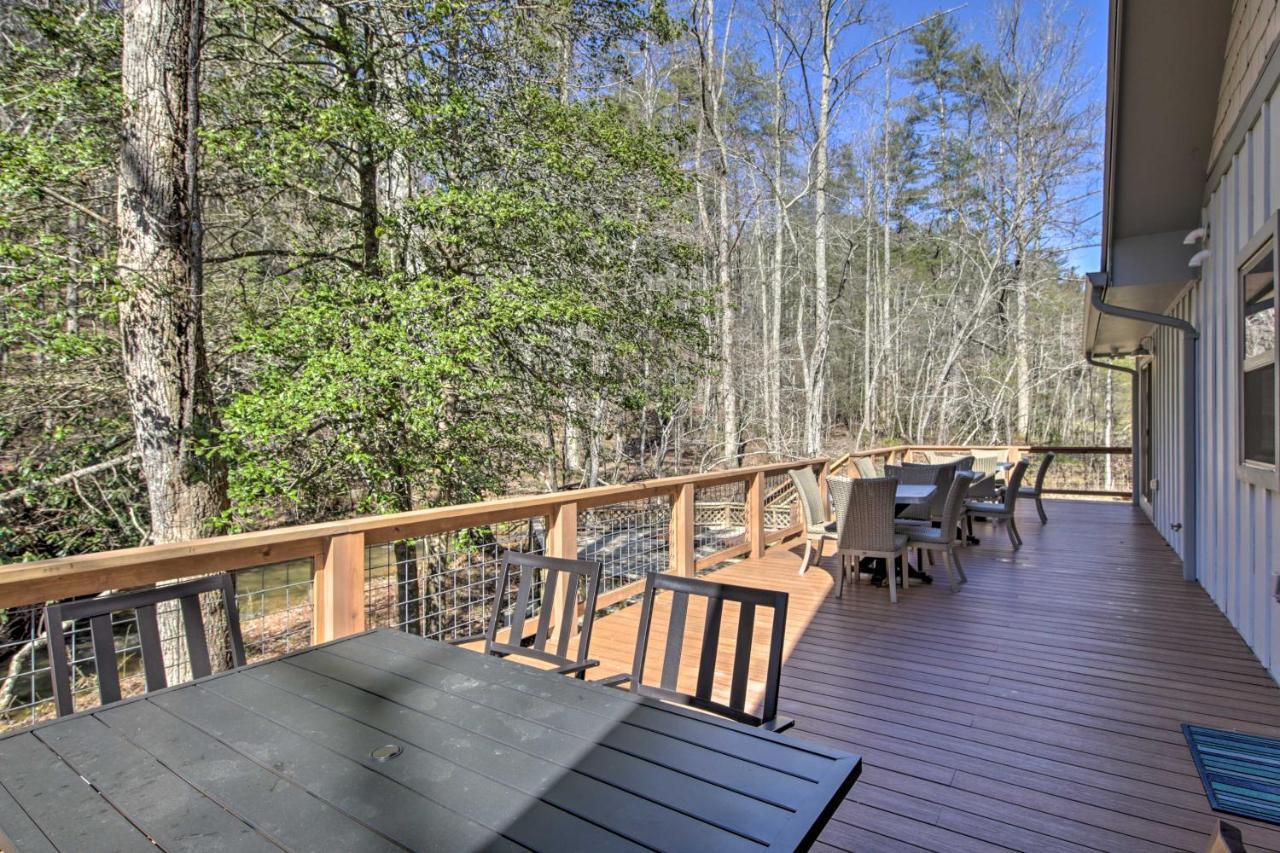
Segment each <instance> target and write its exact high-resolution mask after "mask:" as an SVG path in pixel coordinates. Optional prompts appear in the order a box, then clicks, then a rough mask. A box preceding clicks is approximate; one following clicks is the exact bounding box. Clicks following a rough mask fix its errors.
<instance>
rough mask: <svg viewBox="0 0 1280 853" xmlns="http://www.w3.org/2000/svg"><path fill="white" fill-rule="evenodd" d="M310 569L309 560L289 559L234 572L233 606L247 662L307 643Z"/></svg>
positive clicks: (310, 608) (310, 612) (311, 606)
mask: <svg viewBox="0 0 1280 853" xmlns="http://www.w3.org/2000/svg"><path fill="white" fill-rule="evenodd" d="M313 571H314V567H313V565H312V562H311V560H293V561H291V562H288V563H280V564H277V565H274V566H262V567H260V568H254V569H244V570H242V571H238V572H236V574H235V577H236V606H237V608H238V609H239V611H240V633H241V635H242V636H243V637H244V650H245V657H246V659H247V660H248V661H250V662H252V661H257V660H263V659H265V658H273V657H278V656H279V655H283V654H286V653H288V652H292V651H296V650H297V649H304V648H306V647H307V646H309V645H311V623H312V619H313V617H314V614H315V611H314V600H313V598H312V588H313V587H312V575H313Z"/></svg>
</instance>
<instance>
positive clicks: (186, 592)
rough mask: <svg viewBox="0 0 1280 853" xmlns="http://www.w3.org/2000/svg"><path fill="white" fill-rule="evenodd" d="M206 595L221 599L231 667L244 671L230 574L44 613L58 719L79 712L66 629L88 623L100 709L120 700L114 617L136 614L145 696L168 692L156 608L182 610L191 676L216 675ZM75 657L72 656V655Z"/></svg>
mask: <svg viewBox="0 0 1280 853" xmlns="http://www.w3.org/2000/svg"><path fill="white" fill-rule="evenodd" d="M206 593H211V594H220V595H221V596H222V612H223V613H224V614H225V617H226V624H225V626H223V627H225V629H226V636H225V642H226V648H227V651H228V652H229V654H230V658H231V660H230V663H231V665H232V666H244V664H245V656H244V639H243V638H242V637H241V634H240V614H239V611H238V610H237V608H236V589H235V582H234V580H233V579H232V577H231V575H230V574H225V573H224V574H218V575H209V576H208V577H203V578H197V579H196V580H190V581H184V582H182V583H173V584H165V585H163V586H157V587H154V588H152V589H141V590H135V591H133V592H122V593H118V594H116V595H105V596H101V597H98V598H85V599H81V600H79V601H66V602H62V603H60V604H50V605H48V606H47V607H45V609H44V623H45V630H46V632H47V638H46V641H47V643H48V646H49V670H50V673H49V674H50V679H51V681H52V682H53V698H54V705H55V707H56V709H57V712H58V716H59V717H63V716H66V715H67V714H71V713H74V712H75V707H74V704H75V701H74V696H73V692H74V684H73V683H72V671H71V667H70V665H69V664H68V661H67V641H66V633H67V632H66V628H65V623H67V622H71V623H75V622H79V621H81V620H84V619H88V620H89V638H90V639H91V640H92V642H93V661H94V670H95V673H96V675H97V682H98V698H99V700H100V701H101V702H102V704H104V705H106V704H107V703H109V702H118V701H120V698H121V693H120V670H119V664H120V661H119V660H118V659H117V656H116V646H115V625H114V623H113V622H112V615H113V614H116V613H120V612H122V611H128V610H132V611H133V613H134V620H135V623H136V625H137V628H138V648H139V651H140V652H141V657H142V673H143V678H144V682H145V689H146V692H148V693H149V692H151V691H152V690H160V689H161V688H164V687H168V686H169V681H168V676H167V675H166V671H165V660H164V648H163V647H164V645H165V643H164V642H162V640H161V637H160V623H159V619H158V616H157V613H156V606H157V605H164V604H169V603H171V602H177V604H178V607H179V608H180V610H181V613H182V631H183V634H184V639H185V642H186V649H187V663H188V666H189V668H190V671H191V676H192V677H193V678H204V677H205V676H207V675H211V674H212V673H213V659H212V657H211V656H210V654H209V643H208V638H207V637H206V634H205V627H204V611H203V610H202V608H201V605H200V596H201V595H203V594H206ZM166 639H169V638H166ZM172 639H176V638H172ZM72 651H73V652H74V649H73V650H72ZM73 657H74V654H73Z"/></svg>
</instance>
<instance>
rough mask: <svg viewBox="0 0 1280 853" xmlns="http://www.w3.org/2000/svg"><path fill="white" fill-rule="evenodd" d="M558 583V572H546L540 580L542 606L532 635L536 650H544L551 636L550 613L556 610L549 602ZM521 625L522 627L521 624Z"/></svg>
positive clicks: (552, 598) (552, 599)
mask: <svg viewBox="0 0 1280 853" xmlns="http://www.w3.org/2000/svg"><path fill="white" fill-rule="evenodd" d="M504 574H505V572H504ZM559 584H560V573H559V572H547V578H546V580H544V581H543V582H542V608H541V609H540V610H539V611H538V630H537V633H535V634H534V635H533V647H534V648H535V649H537V650H538V651H546V649H547V640H549V639H550V638H551V624H552V623H551V614H553V613H555V612H556V609H555V608H554V607H552V606H551V604H552V603H553V602H554V601H555V600H556V591H557V587H558V586H559ZM521 627H522V628H523V625H521ZM513 630H514V625H513Z"/></svg>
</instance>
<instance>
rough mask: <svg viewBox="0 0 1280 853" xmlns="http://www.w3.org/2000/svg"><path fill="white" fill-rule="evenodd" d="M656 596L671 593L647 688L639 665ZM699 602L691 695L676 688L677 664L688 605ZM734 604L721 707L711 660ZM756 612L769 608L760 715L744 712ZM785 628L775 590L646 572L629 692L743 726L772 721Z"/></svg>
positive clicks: (781, 598)
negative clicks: (654, 674) (656, 677)
mask: <svg viewBox="0 0 1280 853" xmlns="http://www.w3.org/2000/svg"><path fill="white" fill-rule="evenodd" d="M660 592H669V593H670V594H671V610H670V621H669V622H668V625H667V632H666V649H665V651H664V655H663V658H664V660H663V667H662V675H661V680H660V681H659V684H658V685H656V686H655V685H653V684H651V683H650V682H648V681H646V678H645V660H646V658H647V656H648V646H649V639H650V637H651V636H653V630H652V628H653V618H654V613H655V610H656V608H655V601H656V599H657V595H658V593H660ZM695 596H696V597H698V598H701V599H705V601H706V605H707V614H706V619H705V620H704V621H703V631H702V643H701V654H700V655H699V656H698V671H697V673H696V678H695V687H694V692H693V693H691V694H690V693H684V692H682V691H680V690H679V689H678V688H677V681H678V677H679V665H680V658H681V653H680V650H681V648H682V645H681V644H682V643H683V640H684V629H685V624H686V622H687V621H688V620H687V614H688V607H689V601H690V600H691V599H692V598H693V597H695ZM727 601H728V602H735V603H737V604H738V627H737V631H736V634H735V635H736V643H735V649H734V656H733V671H732V673H731V676H730V686H729V697H728V702H721V701H719V700H717V699H715V698H713V695H714V693H715V675H716V659H717V657H718V652H719V644H720V633H721V627H722V623H723V619H724V604H725V602H727ZM761 607H768V608H772V609H773V631H772V636H770V638H769V658H768V664H767V670H766V673H765V693H764V697H763V701H762V702H761V705H760V712H759V713H753V712H749V711H747V710H746V702H747V687H748V685H749V683H750V669H751V660H752V655H751V651H752V646H753V645H754V640H755V620H756V612H757V610H758V609H759V608H761ZM786 623H787V594H786V593H785V592H780V591H776V590H766V589H754V588H752V587H745V586H732V585H730V584H722V583H714V582H712V581H705V580H700V579H698V578H686V577H679V576H675V575H668V574H662V573H657V572H654V573H651V574H649V575H648V576H647V577H646V578H645V588H644V599H643V603H642V605H641V608H640V629H639V631H638V632H637V636H636V652H635V658H634V664H633V667H632V671H631V684H630V689H631V690H632V691H633V692H635V693H638V694H640V695H642V696H651V697H653V698H657V699H664V700H667V701H672V702H680V703H682V704H686V705H690V706H692V707H695V708H700V709H702V710H704V711H710V712H712V713H716V714H720V715H721V716H725V717H729V718H730V719H733V720H737V721H739V722H744V723H752V724H754V725H760V724H762V723H765V722H770V721H772V720H773V719H774V718H775V717H776V716H777V709H778V682H779V681H780V680H781V677H782V654H783V640H784V634H785V632H786Z"/></svg>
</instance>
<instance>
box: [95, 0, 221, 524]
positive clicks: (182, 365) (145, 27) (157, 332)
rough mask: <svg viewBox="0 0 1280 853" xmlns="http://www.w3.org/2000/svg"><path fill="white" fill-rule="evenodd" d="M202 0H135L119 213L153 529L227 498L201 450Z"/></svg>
mask: <svg viewBox="0 0 1280 853" xmlns="http://www.w3.org/2000/svg"><path fill="white" fill-rule="evenodd" d="M202 15H203V0H127V2H126V3H125V5H124V51H123V58H122V61H121V74H122V81H123V89H124V116H123V123H122V131H123V132H122V139H121V156H120V175H119V196H118V200H117V204H118V219H119V237H120V251H119V259H118V266H119V275H120V284H121V288H122V291H123V293H124V297H123V299H122V300H121V301H120V307H119V311H120V332H121V349H122V351H123V357H124V376H125V384H126V387H127V390H128V395H129V405H130V410H131V414H132V416H133V424H134V432H135V434H136V436H137V445H138V450H139V452H140V454H141V464H142V472H143V476H144V477H145V479H146V481H147V493H148V498H149V502H150V508H151V539H152V541H154V542H175V541H179V540H183V539H191V538H195V537H197V536H199V535H201V533H203V532H204V531H205V524H206V522H207V521H208V520H209V519H210V518H211V517H212V516H214V515H217V514H218V513H219V512H221V511H222V510H223V508H224V507H225V506H226V471H225V469H224V467H223V466H222V465H221V464H220V463H219V462H218V461H217V460H216V459H210V458H207V457H203V458H202V457H200V456H197V454H196V444H197V443H198V442H199V440H200V439H202V438H204V437H205V436H207V435H209V433H210V432H211V430H213V429H214V428H215V427H216V425H217V422H216V412H215V410H214V407H213V401H212V398H211V391H210V386H209V377H208V371H207V368H206V363H205V351H204V334H203V327H202V321H201V307H202V302H203V280H202V275H201V272H202V270H201V254H200V252H201V228H200V197H199V185H198V182H197V168H198V157H199V148H198V144H199V143H198V139H197V136H196V130H197V128H198V127H199V109H198V101H197V93H198V88H199V46H200V37H201V29H202Z"/></svg>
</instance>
